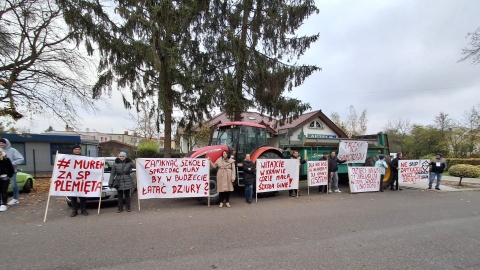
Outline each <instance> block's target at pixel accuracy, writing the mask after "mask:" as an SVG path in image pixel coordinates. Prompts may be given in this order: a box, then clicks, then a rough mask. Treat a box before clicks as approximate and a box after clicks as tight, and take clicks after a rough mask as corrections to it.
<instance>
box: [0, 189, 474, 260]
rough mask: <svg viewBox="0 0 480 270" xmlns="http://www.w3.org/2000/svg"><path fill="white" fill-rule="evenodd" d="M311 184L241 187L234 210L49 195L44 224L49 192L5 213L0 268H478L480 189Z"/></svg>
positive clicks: (180, 203) (0, 215)
mask: <svg viewBox="0 0 480 270" xmlns="http://www.w3.org/2000/svg"><path fill="white" fill-rule="evenodd" d="M314 191H316V189H311V190H310V195H309V196H307V195H306V194H307V191H306V189H305V188H304V189H303V190H302V191H301V192H302V193H303V194H304V196H300V197H297V198H292V197H289V196H288V192H286V191H283V192H280V194H279V195H277V196H275V197H270V198H264V199H259V201H258V202H257V203H253V204H252V205H249V204H246V203H245V201H244V199H243V197H242V196H240V195H235V196H233V198H232V199H231V204H232V208H225V207H224V208H218V206H216V205H214V206H212V207H210V208H208V207H206V206H205V205H201V204H199V203H198V202H197V201H196V200H195V199H168V200H167V199H152V200H145V201H142V202H141V209H142V210H141V211H138V203H137V202H136V201H135V202H134V206H135V207H136V208H135V210H134V211H132V212H130V213H127V212H122V213H119V214H118V213H116V207H115V205H104V206H103V207H102V209H101V212H100V215H97V214H96V207H95V206H91V207H92V208H90V209H89V212H90V215H89V216H82V215H79V216H77V217H74V218H71V217H69V214H70V209H69V208H68V206H67V205H66V204H65V202H64V200H63V198H57V197H52V198H51V200H50V206H49V212H48V218H47V222H45V223H44V222H43V218H44V214H45V208H46V198H47V196H46V195H45V196H44V198H43V199H42V200H41V201H40V202H39V203H36V204H30V205H28V204H25V203H24V204H22V203H21V204H19V205H16V206H13V207H11V208H10V209H8V210H7V211H6V212H3V213H0V219H1V223H2V225H1V227H0V232H1V235H2V236H1V240H0V248H1V252H0V260H1V268H2V269H480V256H478V255H479V251H478V250H479V247H480V229H479V224H480V191H462V192H435V191H428V192H427V191H423V190H417V189H404V190H403V191H385V192H383V193H379V192H376V193H363V194H349V193H347V192H346V191H347V190H346V188H345V187H344V188H343V191H344V192H343V193H340V194H317V193H316V192H314ZM22 196H29V195H24V194H21V197H20V198H21V199H22ZM134 198H136V195H135V197H134Z"/></svg>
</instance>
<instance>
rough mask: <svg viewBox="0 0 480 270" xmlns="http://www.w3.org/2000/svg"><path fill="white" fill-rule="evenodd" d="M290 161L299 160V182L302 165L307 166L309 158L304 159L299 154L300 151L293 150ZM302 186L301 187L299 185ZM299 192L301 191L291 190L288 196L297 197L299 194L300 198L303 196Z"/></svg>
mask: <svg viewBox="0 0 480 270" xmlns="http://www.w3.org/2000/svg"><path fill="white" fill-rule="evenodd" d="M290 159H298V163H299V166H300V169H299V170H298V181H300V176H301V175H302V165H303V164H305V163H306V162H307V161H308V157H307V158H305V159H303V158H302V157H301V156H300V155H299V154H298V151H297V150H293V153H292V156H291V157H290ZM299 186H300V185H299ZM298 190H299V189H290V190H289V191H288V195H289V196H290V197H297V194H298V196H302V195H300V193H298Z"/></svg>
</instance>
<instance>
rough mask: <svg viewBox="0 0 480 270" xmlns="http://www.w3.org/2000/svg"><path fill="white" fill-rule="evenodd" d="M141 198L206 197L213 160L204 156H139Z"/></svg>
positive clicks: (139, 195)
mask: <svg viewBox="0 0 480 270" xmlns="http://www.w3.org/2000/svg"><path fill="white" fill-rule="evenodd" d="M136 162H137V181H138V186H137V189H138V191H137V192H138V197H139V199H151V198H182V197H207V196H208V194H209V179H210V163H209V161H208V159H205V158H137V160H136Z"/></svg>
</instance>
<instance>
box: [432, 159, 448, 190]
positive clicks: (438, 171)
mask: <svg viewBox="0 0 480 270" xmlns="http://www.w3.org/2000/svg"><path fill="white" fill-rule="evenodd" d="M446 167H447V161H446V160H445V159H443V154H442V153H438V154H437V156H436V157H435V158H434V159H432V160H431V161H430V181H429V182H428V189H432V184H433V181H434V180H435V176H436V177H437V184H436V185H435V189H436V190H440V183H441V182H442V174H443V171H445V168H446Z"/></svg>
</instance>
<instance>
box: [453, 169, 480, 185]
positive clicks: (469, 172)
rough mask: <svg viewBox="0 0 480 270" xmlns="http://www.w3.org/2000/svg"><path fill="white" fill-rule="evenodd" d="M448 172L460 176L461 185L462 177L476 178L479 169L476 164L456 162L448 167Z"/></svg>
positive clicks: (479, 172)
mask: <svg viewBox="0 0 480 270" xmlns="http://www.w3.org/2000/svg"><path fill="white" fill-rule="evenodd" d="M448 174H449V175H450V176H455V177H460V185H462V178H478V177H479V176H480V169H479V167H478V166H473V165H468V164H456V165H453V166H451V167H450V170H449V171H448Z"/></svg>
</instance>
